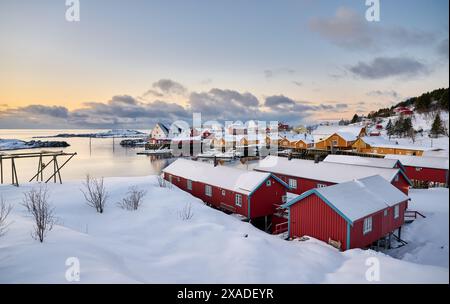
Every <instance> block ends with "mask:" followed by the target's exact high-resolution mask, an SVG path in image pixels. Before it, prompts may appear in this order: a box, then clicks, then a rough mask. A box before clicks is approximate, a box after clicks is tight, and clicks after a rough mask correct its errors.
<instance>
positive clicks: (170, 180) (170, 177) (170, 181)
mask: <svg viewBox="0 0 450 304" xmlns="http://www.w3.org/2000/svg"><path fill="white" fill-rule="evenodd" d="M169 183H171V184H173V183H172V175H170V174H169Z"/></svg>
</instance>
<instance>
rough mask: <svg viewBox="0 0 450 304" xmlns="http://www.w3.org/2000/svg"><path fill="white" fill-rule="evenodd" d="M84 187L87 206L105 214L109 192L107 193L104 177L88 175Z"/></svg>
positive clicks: (83, 191)
mask: <svg viewBox="0 0 450 304" xmlns="http://www.w3.org/2000/svg"><path fill="white" fill-rule="evenodd" d="M83 186H84V188H85V189H84V190H83V189H82V190H81V192H82V193H83V195H84V198H85V199H86V203H87V205H88V206H90V207H92V208H94V209H95V210H97V212H98V213H103V211H104V210H105V205H106V201H107V199H108V192H107V191H106V188H105V185H104V179H103V177H102V178H94V177H91V176H90V175H87V176H86V182H84V183H83Z"/></svg>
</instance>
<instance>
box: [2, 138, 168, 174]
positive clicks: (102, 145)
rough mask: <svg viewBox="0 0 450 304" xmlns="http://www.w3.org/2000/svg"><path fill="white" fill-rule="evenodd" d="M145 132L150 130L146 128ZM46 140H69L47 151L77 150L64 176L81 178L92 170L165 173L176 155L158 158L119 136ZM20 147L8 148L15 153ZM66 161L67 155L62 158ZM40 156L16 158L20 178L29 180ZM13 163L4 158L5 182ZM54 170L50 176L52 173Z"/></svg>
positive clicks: (117, 172)
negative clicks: (129, 145)
mask: <svg viewBox="0 0 450 304" xmlns="http://www.w3.org/2000/svg"><path fill="white" fill-rule="evenodd" d="M101 131H104V130H1V129H0V138H13V139H21V140H27V141H28V140H32V139H33V137H35V136H51V135H55V134H59V133H74V134H80V133H95V132H101ZM143 132H149V131H148V130H143ZM43 140H57V141H66V142H68V143H69V144H70V147H67V148H64V149H62V148H49V149H45V150H46V151H61V150H63V151H65V152H77V153H78V155H77V156H75V157H74V158H73V159H72V160H71V161H70V162H69V163H68V164H67V165H66V166H65V167H64V169H63V170H62V178H63V181H64V180H73V179H81V178H84V177H85V176H86V174H90V175H92V176H96V177H101V176H103V177H112V176H130V177H131V176H144V175H153V174H159V173H161V170H162V169H163V168H165V167H166V166H167V165H169V164H170V163H171V162H172V161H173V160H174V159H167V158H158V157H155V156H145V155H136V153H137V152H138V151H141V150H142V149H143V148H125V147H122V146H120V144H119V143H120V141H121V140H122V139H119V138H116V139H112V138H92V139H90V138H79V137H75V138H49V139H43ZM39 150H40V149H30V150H20V152H36V151H39ZM14 152H18V151H7V152H6V153H14ZM60 162H63V159H62V158H61V159H60ZM37 166H38V160H37V159H19V160H17V161H16V167H17V173H18V175H19V176H18V177H19V182H21V183H24V182H27V181H28V180H29V179H30V178H31V177H33V175H34V174H35V173H36V172H37ZM10 172H11V165H10V162H9V161H5V162H4V177H5V179H6V180H5V182H6V183H9V182H10V178H11V177H10V175H11V174H10ZM50 175H51V173H50V170H49V171H48V172H47V175H46V176H50Z"/></svg>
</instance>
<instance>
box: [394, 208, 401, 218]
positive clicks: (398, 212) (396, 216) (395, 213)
mask: <svg viewBox="0 0 450 304" xmlns="http://www.w3.org/2000/svg"><path fill="white" fill-rule="evenodd" d="M399 216H400V205H396V206H395V207H394V219H398V218H399Z"/></svg>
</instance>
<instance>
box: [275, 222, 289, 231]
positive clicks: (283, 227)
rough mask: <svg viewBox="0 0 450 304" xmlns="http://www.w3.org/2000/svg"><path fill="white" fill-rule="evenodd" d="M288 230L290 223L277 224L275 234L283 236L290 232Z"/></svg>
mask: <svg viewBox="0 0 450 304" xmlns="http://www.w3.org/2000/svg"><path fill="white" fill-rule="evenodd" d="M288 229H289V222H284V223H280V224H276V225H275V229H274V231H273V234H281V233H284V232H286V231H288Z"/></svg>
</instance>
